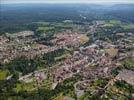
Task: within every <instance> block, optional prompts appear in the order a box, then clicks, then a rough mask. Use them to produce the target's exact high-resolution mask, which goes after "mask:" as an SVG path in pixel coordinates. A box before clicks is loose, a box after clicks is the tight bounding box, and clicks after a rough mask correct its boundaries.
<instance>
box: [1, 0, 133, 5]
mask: <svg viewBox="0 0 134 100" xmlns="http://www.w3.org/2000/svg"><path fill="white" fill-rule="evenodd" d="M0 4H104V5H105V4H108V5H111V4H134V1H132V0H124V1H122V0H72V1H71V0H68V1H65V0H51V1H49V0H45V1H44V0H38V1H36V0H29V1H26V0H19V1H18V0H1V3H0Z"/></svg>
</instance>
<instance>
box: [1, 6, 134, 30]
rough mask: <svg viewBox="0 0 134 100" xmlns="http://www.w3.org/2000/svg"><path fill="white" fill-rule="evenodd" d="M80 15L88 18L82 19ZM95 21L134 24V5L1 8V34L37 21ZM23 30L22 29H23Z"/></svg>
mask: <svg viewBox="0 0 134 100" xmlns="http://www.w3.org/2000/svg"><path fill="white" fill-rule="evenodd" d="M80 15H83V16H85V17H86V19H84V18H82V17H81V16H80ZM67 19H71V20H73V21H82V22H83V21H88V22H90V21H93V20H100V19H103V20H107V19H117V20H121V21H125V22H133V23H134V4H118V5H90V4H2V5H1V8H0V23H1V24H0V32H6V31H12V30H17V28H18V30H19V28H20V27H21V26H22V25H23V28H24V29H25V27H24V26H25V24H28V23H31V22H36V21H52V22H53V21H63V20H67ZM23 28H22V29H23Z"/></svg>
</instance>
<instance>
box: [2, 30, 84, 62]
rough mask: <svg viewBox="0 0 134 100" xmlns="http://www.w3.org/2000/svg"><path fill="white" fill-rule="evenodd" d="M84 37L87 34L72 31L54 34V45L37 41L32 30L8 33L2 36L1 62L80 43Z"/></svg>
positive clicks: (34, 55) (29, 56)
mask: <svg viewBox="0 0 134 100" xmlns="http://www.w3.org/2000/svg"><path fill="white" fill-rule="evenodd" d="M84 37H86V36H85V35H83V34H78V33H72V32H71V31H69V32H61V33H58V34H56V35H55V36H54V39H52V40H51V42H52V44H53V45H52V46H50V45H45V44H41V43H39V42H37V41H36V40H37V37H35V36H34V33H33V32H32V31H22V32H18V33H14V34H9V33H6V35H3V36H0V63H7V62H9V61H10V60H12V59H14V58H16V57H21V56H25V57H27V58H29V59H33V58H34V57H36V56H38V55H43V54H44V53H47V52H51V51H54V50H57V49H59V48H61V47H65V46H73V45H79V44H80V42H81V39H82V38H84ZM83 40H84V39H83Z"/></svg>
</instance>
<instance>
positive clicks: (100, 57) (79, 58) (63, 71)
mask: <svg viewBox="0 0 134 100" xmlns="http://www.w3.org/2000/svg"><path fill="white" fill-rule="evenodd" d="M108 24H112V23H111V22H110V21H109V23H108V22H106V21H93V23H92V25H90V24H88V23H84V25H83V26H81V25H77V24H76V25H74V27H72V28H71V29H64V30H60V31H57V32H55V33H54V34H53V35H52V36H51V37H49V36H48V37H47V36H46V35H47V34H46V33H45V32H44V33H40V35H37V34H36V33H35V32H34V31H30V30H26V31H21V32H18V33H12V34H11V33H6V34H4V35H1V36H0V66H1V71H0V73H4V74H5V73H6V75H4V76H3V77H1V80H6V81H10V80H12V79H13V78H14V77H15V75H17V81H16V84H17V85H16V87H14V91H17V92H20V91H28V92H30V91H33V90H34V91H37V90H39V89H49V90H50V91H56V89H57V88H58V87H59V86H60V84H62V83H63V82H64V81H66V80H68V79H71V78H75V77H78V79H77V80H76V81H75V82H74V84H73V85H72V87H73V90H70V92H69V93H70V94H73V95H75V97H76V98H77V99H78V100H86V99H80V98H84V97H85V98H86V96H87V95H86V94H88V93H89V91H90V93H91V94H88V95H93V94H99V93H101V94H99V95H100V96H101V97H102V98H108V94H110V93H111V95H112V96H111V98H118V95H115V94H114V92H115V93H117V94H121V96H122V98H127V97H129V96H130V95H132V98H133V94H134V88H133V87H132V92H133V93H132V94H130V93H128V92H127V91H125V92H123V91H124V90H122V89H121V90H117V87H116V86H115V84H118V82H120V81H123V82H124V84H129V85H130V86H134V72H133V67H134V33H132V32H123V31H122V32H114V34H113V35H114V39H117V40H116V41H114V39H113V40H112V39H111V40H110V38H109V39H108V37H107V36H105V35H104V36H103V37H101V36H98V35H97V34H98V33H97V32H100V28H104V29H105V30H106V31H107V30H108V29H106V28H107V25H108ZM83 28H84V29H85V30H86V32H85V31H83V30H82V29H83ZM38 34H39V33H38ZM42 34H45V36H44V38H42ZM111 37H112V36H111ZM47 38H48V40H47ZM103 38H104V39H103ZM15 59H16V60H15ZM128 59H130V60H128ZM36 60H37V61H36ZM21 64H22V65H21ZM11 67H12V68H11ZM24 67H26V70H25V68H24ZM4 68H7V69H8V72H7V71H4ZM7 69H6V70H7ZM0 75H1V74H0ZM69 83H70V84H71V81H70V82H69ZM69 83H68V84H69ZM120 84H121V83H120ZM129 85H127V86H129ZM115 88H116V90H117V91H114V90H113V89H115ZM128 88H129V87H128ZM128 88H127V89H128ZM68 89H69V88H68ZM64 91H65V90H64ZM71 91H72V92H73V93H72V92H71ZM110 91H111V92H110ZM128 91H129V90H128ZM69 93H68V94H69ZM68 94H67V95H62V96H63V97H65V98H69V99H65V100H72V99H73V98H74V97H71V96H69V95H68ZM123 95H126V96H125V97H124V96H123ZM83 96H84V97H83ZM54 97H55V96H54ZM70 98H71V99H70ZM51 99H52V98H51ZM56 100H58V99H56ZM59 100H61V99H59ZM63 100H64V99H63ZM115 100H116V99H115ZM125 100H126V99H125Z"/></svg>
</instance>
